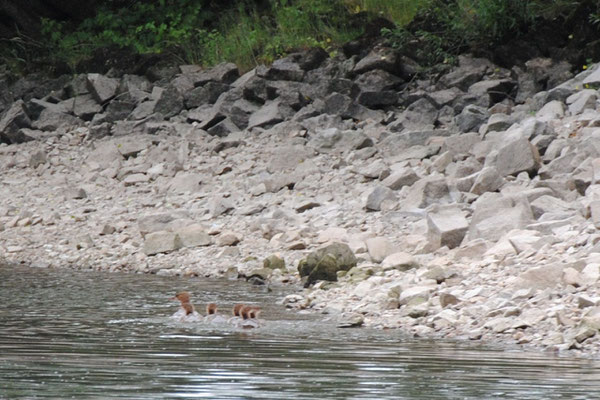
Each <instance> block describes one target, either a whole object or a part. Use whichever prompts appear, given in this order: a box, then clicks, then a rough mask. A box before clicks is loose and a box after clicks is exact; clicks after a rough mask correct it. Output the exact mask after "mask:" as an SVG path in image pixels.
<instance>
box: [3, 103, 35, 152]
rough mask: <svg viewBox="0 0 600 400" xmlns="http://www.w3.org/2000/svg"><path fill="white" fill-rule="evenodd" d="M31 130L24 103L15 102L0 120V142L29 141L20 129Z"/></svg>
mask: <svg viewBox="0 0 600 400" xmlns="http://www.w3.org/2000/svg"><path fill="white" fill-rule="evenodd" d="M21 128H31V120H30V119H29V116H28V115H27V112H26V108H25V102H23V100H17V101H15V102H14V103H13V105H12V106H11V107H10V108H9V109H8V111H6V112H5V113H4V115H3V116H2V119H1V120H0V142H5V143H9V144H10V143H23V142H27V141H29V140H31V138H30V137H28V136H26V135H24V134H23V133H22V132H21V131H20V129H21Z"/></svg>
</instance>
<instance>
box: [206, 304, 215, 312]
mask: <svg viewBox="0 0 600 400" xmlns="http://www.w3.org/2000/svg"><path fill="white" fill-rule="evenodd" d="M216 313H217V305H216V304H215V303H210V304H207V305H206V314H207V315H213V314H216Z"/></svg>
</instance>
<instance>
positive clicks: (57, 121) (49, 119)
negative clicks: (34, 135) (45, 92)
mask: <svg viewBox="0 0 600 400" xmlns="http://www.w3.org/2000/svg"><path fill="white" fill-rule="evenodd" d="M83 125H84V122H83V121H82V120H80V119H79V118H77V117H74V116H72V115H70V114H66V113H61V112H56V111H52V110H50V109H45V110H43V111H42V113H41V114H40V116H39V117H38V119H37V120H36V121H34V122H33V123H32V125H31V126H32V127H33V128H36V129H39V130H42V131H56V130H58V129H64V130H74V129H75V128H78V127H80V126H83Z"/></svg>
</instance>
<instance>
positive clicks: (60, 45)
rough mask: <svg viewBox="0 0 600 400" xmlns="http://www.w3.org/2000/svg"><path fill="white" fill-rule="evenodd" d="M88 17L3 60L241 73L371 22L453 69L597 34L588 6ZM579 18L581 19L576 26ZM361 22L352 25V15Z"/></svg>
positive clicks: (336, 2)
mask: <svg viewBox="0 0 600 400" xmlns="http://www.w3.org/2000/svg"><path fill="white" fill-rule="evenodd" d="M100 3H101V5H99V6H98V8H97V10H96V14H95V16H94V17H92V18H88V19H85V20H83V21H81V22H79V23H74V22H73V21H57V20H48V19H44V20H42V21H41V22H42V24H41V26H42V29H41V34H40V35H39V37H38V38H35V39H34V38H29V37H24V36H17V37H15V38H14V39H12V40H8V41H5V42H4V46H3V50H4V51H3V52H2V54H3V58H4V63H5V64H8V65H9V66H10V67H11V68H13V69H17V70H21V71H25V72H26V70H27V68H39V67H40V66H44V65H45V66H56V65H62V66H67V68H68V69H70V70H72V71H75V70H77V67H78V65H79V64H80V63H81V62H82V61H85V60H89V59H90V58H92V56H93V54H94V53H95V52H97V51H98V50H100V49H106V48H116V49H125V50H126V51H128V52H131V53H134V54H140V55H143V54H161V55H163V56H166V57H170V58H172V59H174V60H176V61H177V62H180V63H197V64H203V65H207V66H209V65H214V64H216V63H219V62H222V61H233V62H235V63H237V64H238V65H239V66H240V67H241V68H242V69H249V68H252V67H253V66H255V65H257V64H259V63H269V62H271V61H273V60H274V59H275V58H277V57H280V56H282V55H284V54H286V53H287V52H290V51H292V50H296V49H301V48H306V47H311V46H320V47H323V48H324V49H326V50H327V51H329V52H330V53H331V54H335V53H336V51H337V49H338V48H339V47H340V46H341V45H342V44H343V43H345V42H347V41H349V40H352V39H355V38H357V37H359V36H360V35H362V34H363V33H364V30H365V26H366V25H367V23H368V21H369V20H370V19H374V18H375V17H377V18H381V17H383V18H386V19H388V20H389V21H392V22H393V23H394V24H395V26H396V28H394V29H385V30H384V31H383V32H382V33H383V35H384V37H385V38H386V40H387V41H388V44H390V45H392V46H395V47H398V48H402V49H403V50H406V51H407V52H408V53H409V55H411V56H413V57H415V58H417V60H418V61H419V62H420V63H421V64H422V65H425V66H433V65H436V64H444V63H446V64H448V63H452V62H453V60H454V57H455V55H456V54H457V53H458V52H459V51H463V50H465V49H468V48H478V47H484V48H485V47H488V48H489V47H491V46H494V45H496V44H499V43H503V42H506V41H508V40H510V39H514V38H515V37H517V36H518V35H520V34H527V33H531V32H532V31H535V29H537V27H539V26H543V25H544V24H545V23H556V24H562V25H563V26H575V24H579V25H587V26H591V27H592V28H593V29H594V30H595V32H596V33H597V32H598V29H600V22H599V21H600V3H599V2H597V1H593V0H587V1H570V0H261V1H253V2H251V1H244V0H237V1H235V0H229V1H220V2H215V1H211V0H153V1H143V2H131V1H127V2H123V1H118V0H109V1H104V2H100ZM581 15H585V18H583V20H582V19H581V18H580V17H581ZM359 16H360V18H358V17H359Z"/></svg>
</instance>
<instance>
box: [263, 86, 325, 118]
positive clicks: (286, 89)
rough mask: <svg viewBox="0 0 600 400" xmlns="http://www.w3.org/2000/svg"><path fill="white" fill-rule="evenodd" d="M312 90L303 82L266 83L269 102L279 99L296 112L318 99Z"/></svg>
mask: <svg viewBox="0 0 600 400" xmlns="http://www.w3.org/2000/svg"><path fill="white" fill-rule="evenodd" d="M311 89H312V88H311V86H310V85H307V84H305V83H301V82H290V81H268V82H267V83H266V90H267V98H268V99H269V100H274V99H277V100H278V101H279V102H281V103H282V104H285V105H287V106H289V107H291V108H292V109H294V110H295V111H298V110H300V109H301V108H302V107H304V106H305V105H307V104H308V103H309V101H310V100H311V99H312V98H314V97H316V94H315V93H313V91H312V90H311Z"/></svg>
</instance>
